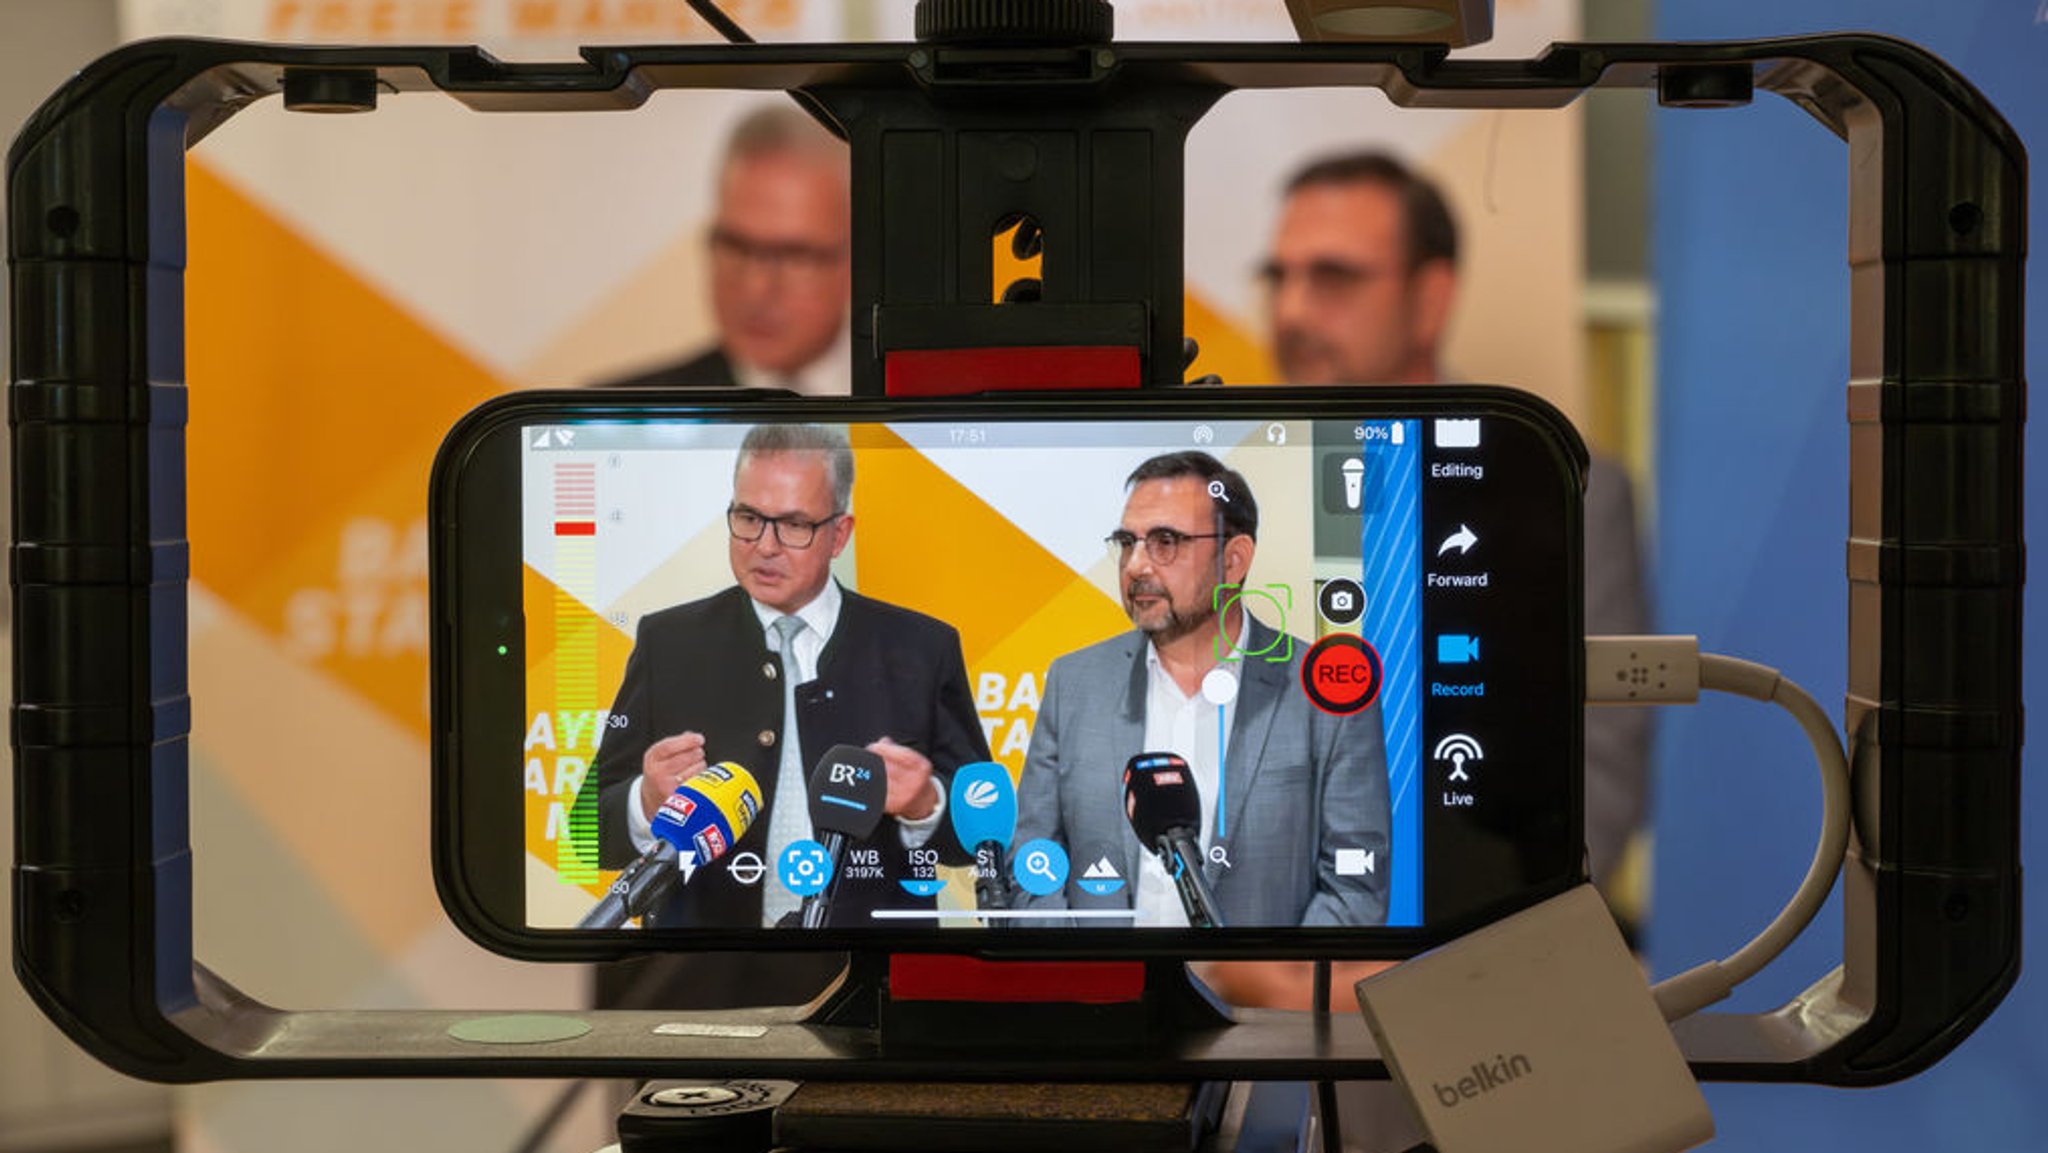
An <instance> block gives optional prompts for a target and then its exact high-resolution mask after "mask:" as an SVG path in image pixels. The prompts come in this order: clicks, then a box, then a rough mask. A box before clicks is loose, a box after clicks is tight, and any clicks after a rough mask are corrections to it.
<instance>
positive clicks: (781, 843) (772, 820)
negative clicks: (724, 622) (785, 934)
mask: <svg viewBox="0 0 2048 1153" xmlns="http://www.w3.org/2000/svg"><path fill="white" fill-rule="evenodd" d="M770 627H771V628H773V629H774V630H775V651H776V652H777V653H778V654H780V655H781V657H782V764H781V767H780V768H778V769H777V770H776V773H775V803H774V804H771V805H769V806H768V872H767V874H766V875H765V876H763V877H762V878H761V885H762V892H761V923H762V924H763V925H767V926H771V927H772V926H773V925H774V924H775V922H777V921H779V920H781V919H782V916H783V914H785V913H789V912H792V911H794V910H795V909H796V907H797V906H798V905H799V904H801V903H802V902H801V899H800V898H798V897H797V895H796V894H794V893H792V892H790V891H789V890H788V889H786V888H784V887H783V886H782V883H781V881H780V879H779V878H780V877H781V875H782V873H781V868H780V865H781V862H782V850H784V849H786V848H788V847H789V846H790V844H791V842H794V841H801V840H806V839H808V838H809V837H810V835H811V807H810V801H809V797H810V790H809V789H808V788H807V787H806V786H805V784H804V766H803V750H802V749H800V748H798V747H797V737H796V679H797V668H796V635H797V634H798V633H800V632H802V631H804V622H803V618H801V617H794V616H785V617H780V618H777V620H776V621H775V623H774V624H773V625H771V626H770Z"/></svg>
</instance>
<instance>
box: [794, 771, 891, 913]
mask: <svg viewBox="0 0 2048 1153" xmlns="http://www.w3.org/2000/svg"><path fill="white" fill-rule="evenodd" d="M888 799H889V772H888V769H886V768H885V767H884V766H883V764H882V758H881V756H880V755H878V754H876V753H871V752H869V751H867V750H866V749H863V748H860V747H858V746H855V745H833V746H832V747H831V748H829V749H826V750H825V755H824V756H823V757H820V758H819V759H818V765H817V767H816V768H814V769H812V770H811V782H810V802H811V829H812V830H813V831H814V832H815V833H816V834H817V837H818V842H819V843H820V844H822V845H824V846H825V855H826V857H827V858H829V860H830V864H829V866H828V868H829V870H830V871H829V873H828V874H827V875H828V876H829V877H830V878H831V879H830V880H828V881H827V882H825V889H824V891H823V892H819V893H813V894H811V895H810V896H808V897H805V898H804V907H803V920H802V924H803V927H804V928H806V929H817V928H822V927H823V926H824V924H825V917H826V914H827V913H828V912H829V911H830V910H831V907H832V898H833V896H834V895H836V894H837V893H838V892H839V863H840V857H841V856H843V855H844V854H845V852H846V843H847V842H848V841H849V840H853V841H864V840H867V839H868V837H870V836H872V835H873V834H874V831H875V826H877V825H879V824H881V823H882V806H883V805H884V804H886V803H887V802H888Z"/></svg>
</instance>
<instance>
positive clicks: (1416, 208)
mask: <svg viewBox="0 0 2048 1153" xmlns="http://www.w3.org/2000/svg"><path fill="white" fill-rule="evenodd" d="M1261 276H1262V279H1263V280H1264V281H1265V285H1266V290H1267V293H1266V300H1267V308H1268V315H1269V318H1270V320H1271V324H1272V337H1273V352H1274V357H1275V359H1276V360H1277V361H1278V362H1279V365H1280V371H1281V374H1282V377H1283V379H1285V380H1286V381H1288V382H1289V383H1292V384H1340V383H1344V384H1436V383H1439V382H1442V381H1446V380H1450V379H1454V378H1453V377H1452V376H1450V375H1449V374H1448V373H1447V372H1446V371H1445V368H1444V365H1443V363H1442V360H1441V351H1442V347H1443V339H1444V334H1445V331H1446V329H1447V328H1448V325H1449V320H1450V315H1451V309H1452V306H1453V305H1454V303H1455V302H1456V299H1457V292H1458V228H1457V223H1456V222H1455V220H1454V219H1453V218H1452V216H1451V212H1450V208H1449V206H1448V205H1446V204H1445V202H1444V198H1443V194H1442V193H1441V192H1439V191H1438V190H1437V188H1436V186H1435V185H1433V184H1431V183H1430V182H1429V181H1428V180H1426V179H1424V178H1423V177H1421V176H1419V175H1417V174H1416V173H1414V172H1413V171H1411V170H1409V168H1408V167H1407V166H1406V165H1404V164H1402V163H1401V162H1400V161H1399V160H1396V159H1394V158H1393V157H1391V156H1388V155H1386V154H1384V153H1379V152H1357V153H1348V154H1345V155H1340V156H1333V157H1329V158H1327V159H1323V160H1319V161H1316V162H1314V163H1312V164H1310V165H1308V166H1307V167H1306V168H1303V169H1302V170H1301V171H1300V172H1299V173H1297V174H1296V175H1295V177H1294V179H1292V180H1291V181H1289V182H1288V185H1287V198H1286V202H1285V204H1284V205H1283V206H1282V208H1281V213H1280V224H1279V227H1278V229H1277V230H1276V232H1275V235H1274V237H1273V248H1272V255H1271V256H1270V257H1269V258H1268V259H1267V261H1266V265H1265V267H1264V268H1263V269H1262V270H1261ZM1503 383H1509V384H1512V383H1513V382H1512V381H1506V382H1503ZM1585 552H1586V556H1585V570H1586V633H1587V635H1588V636H1605V635H1615V634H1631V633H1642V632H1646V631H1648V620H1647V617H1648V613H1647V609H1646V606H1645V597H1644V593H1643V579H1642V552H1641V548H1640V547H1639V545H1638V544H1637V541H1636V518H1635V498H1634V490H1633V488H1632V486H1631V485H1630V484H1629V479H1628V475H1627V474H1626V473H1624V472H1623V471H1622V470H1621V469H1620V468H1619V467H1618V466H1617V465H1616V464H1615V463H1614V462H1613V461H1611V460H1609V459H1607V458H1606V457H1604V456H1602V455H1600V454H1599V453H1597V452H1596V453H1594V454H1593V467H1592V471H1591V474H1590V479H1589V482H1588V484H1587V487H1586V538H1585ZM1649 749H1650V716H1649V713H1648V712H1647V710H1643V709H1594V710H1589V711H1588V712H1587V714H1586V847H1587V851H1588V853H1589V855H1590V857H1591V862H1592V869H1593V879H1594V880H1595V881H1597V882H1600V883H1602V884H1605V883H1606V882H1607V881H1608V880H1609V879H1610V878H1611V877H1612V875H1613V872H1614V869H1615V867H1616V866H1617V864H1618V863H1619V862H1620V860H1621V856H1622V851H1623V849H1624V848H1626V846H1627V844H1628V841H1629V838H1630V836H1631V835H1632V834H1633V833H1634V832H1635V829H1636V826H1637V824H1638V823H1639V822H1640V821H1641V819H1642V815H1643V811H1644V804H1645V796H1646V793H1647V791H1648V761H1649Z"/></svg>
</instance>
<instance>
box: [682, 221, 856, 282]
mask: <svg viewBox="0 0 2048 1153" xmlns="http://www.w3.org/2000/svg"><path fill="white" fill-rule="evenodd" d="M845 258H846V246H845V245H843V244H842V245H819V244H783V243H776V242H772V241H763V240H754V239H751V238H749V237H745V236H741V235H740V234H739V233H737V232H732V231H729V230H727V229H723V228H714V229H712V230H711V266H712V271H713V272H714V273H716V274H720V275H733V274H736V273H738V272H739V271H740V269H741V268H742V267H744V266H746V265H755V266H757V267H760V268H762V269H764V270H766V271H767V272H769V273H771V274H773V275H777V276H784V275H787V276H809V277H815V276H822V275H824V274H826V273H828V272H832V271H834V270H836V269H837V268H838V267H839V264H840V263H841V262H842V261H843V260H845Z"/></svg>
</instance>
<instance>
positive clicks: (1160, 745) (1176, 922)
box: [1131, 614, 1249, 929]
mask: <svg viewBox="0 0 2048 1153" xmlns="http://www.w3.org/2000/svg"><path fill="white" fill-rule="evenodd" d="M1247 620H1248V614H1241V615H1240V616H1239V617H1238V625H1237V636H1236V638H1235V640H1234V643H1235V645H1236V647H1235V648H1234V649H1233V650H1232V651H1233V652H1237V653H1242V652H1244V639H1245V631H1246V629H1247V628H1248V627H1249V626H1248V625H1247V623H1246V622H1247ZM1216 669H1218V670H1221V671H1223V672H1226V673H1229V674H1230V675H1231V676H1233V677H1235V676H1237V674H1238V663H1237V662H1235V661H1231V662H1224V663H1222V664H1218V665H1217V666H1216ZM1211 675H1213V673H1212V674H1211ZM1236 722H1237V706H1236V695H1235V694H1234V693H1233V694H1231V695H1230V699H1229V700H1227V701H1225V702H1224V703H1221V704H1217V703H1214V702H1212V701H1210V700H1209V698H1208V697H1207V695H1205V694H1204V693H1203V691H1202V688H1201V686H1200V685H1197V686H1196V687H1195V692H1194V695H1192V696H1189V695H1188V694H1186V693H1183V692H1181V691H1180V685H1179V684H1177V683H1175V682H1174V679H1173V674H1172V673H1170V672H1168V671H1166V666H1165V665H1163V664H1162V663H1160V660H1159V650H1158V648H1156V647H1155V646H1154V645H1153V644H1152V642H1150V641H1147V642H1145V747H1144V749H1143V750H1142V751H1144V752H1148V753H1178V754H1180V755H1181V757H1183V758H1184V759H1186V761H1187V763H1188V767H1189V768H1190V769H1192V770H1194V774H1195V789H1196V791H1197V792H1199V793H1200V794H1201V797H1202V831H1201V836H1202V841H1201V846H1202V851H1203V852H1204V853H1206V852H1208V851H1209V845H1210V843H1211V842H1212V841H1213V840H1214V839H1215V829H1216V805H1217V801H1218V799H1219V797H1220V790H1221V788H1222V786H1223V783H1224V781H1225V780H1226V778H1225V777H1224V773H1225V772H1226V771H1227V768H1228V766H1227V765H1226V764H1225V763H1224V754H1225V752H1226V751H1227V750H1228V749H1229V748H1230V733H1231V729H1232V727H1233V726H1234V725H1235V724H1236ZM1190 863H1191V864H1192V863H1195V862H1190ZM1131 909H1132V911H1133V912H1134V913H1135V914H1136V915H1135V916H1134V917H1133V918H1132V921H1133V923H1134V924H1137V925H1139V926H1145V927H1166V928H1181V929H1185V928H1187V927H1188V914H1187V910H1186V909H1185V908H1183V907H1182V906H1181V903H1180V893H1179V892H1178V891H1177V890H1176V889H1175V887H1174V883H1173V878H1172V877H1171V876H1169V875H1168V874H1167V872H1166V866H1165V864H1163V863H1162V862H1161V861H1160V859H1159V856H1158V854H1156V853H1154V852H1152V851H1151V846H1149V845H1148V846H1146V851H1145V854H1144V857H1143V858H1142V860H1141V861H1140V863H1139V865H1138V875H1137V876H1136V877H1135V878H1133V879H1132V891H1131Z"/></svg>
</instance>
